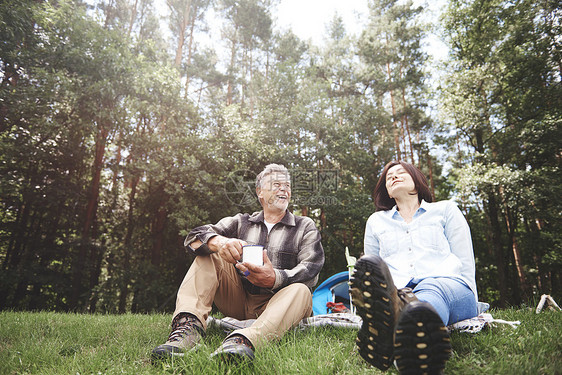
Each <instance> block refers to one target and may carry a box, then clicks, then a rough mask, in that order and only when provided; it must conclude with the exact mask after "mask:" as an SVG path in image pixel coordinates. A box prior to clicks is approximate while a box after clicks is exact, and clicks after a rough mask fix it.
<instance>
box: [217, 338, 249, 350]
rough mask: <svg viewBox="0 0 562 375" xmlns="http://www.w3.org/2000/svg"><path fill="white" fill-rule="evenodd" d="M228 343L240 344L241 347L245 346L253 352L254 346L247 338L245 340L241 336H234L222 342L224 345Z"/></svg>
mask: <svg viewBox="0 0 562 375" xmlns="http://www.w3.org/2000/svg"><path fill="white" fill-rule="evenodd" d="M228 343H235V344H242V345H245V346H247V347H248V348H250V349H252V350H254V346H253V345H252V343H251V342H250V340H248V339H247V338H245V337H244V336H241V335H235V336H232V337H229V338H228V339H226V340H225V341H224V344H228Z"/></svg>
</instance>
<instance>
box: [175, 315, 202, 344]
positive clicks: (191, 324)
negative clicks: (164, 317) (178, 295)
mask: <svg viewBox="0 0 562 375" xmlns="http://www.w3.org/2000/svg"><path fill="white" fill-rule="evenodd" d="M198 323H199V322H198V320H197V318H195V317H193V316H189V315H188V316H178V317H177V318H176V319H175V320H174V322H173V323H172V326H173V327H174V328H175V329H174V330H173V331H172V333H170V336H169V337H168V341H178V340H181V339H182V338H183V337H184V336H186V335H189V334H190V333H191V332H197V328H196V327H198V325H199V324H198Z"/></svg>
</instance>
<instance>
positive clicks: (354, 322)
mask: <svg viewBox="0 0 562 375" xmlns="http://www.w3.org/2000/svg"><path fill="white" fill-rule="evenodd" d="M489 307H490V305H488V304H487V303H482V302H480V303H479V315H478V316H476V317H474V318H470V319H466V320H463V321H460V322H457V323H454V324H451V325H450V326H448V327H447V328H448V329H449V330H450V331H454V330H458V331H460V332H469V333H477V332H480V331H481V330H482V329H484V328H487V327H492V326H494V325H496V324H507V325H509V326H511V327H513V328H517V327H518V326H519V324H521V322H520V321H513V322H510V321H507V320H502V319H494V318H493V317H492V314H488V313H485V312H484V311H487V310H488V308H489ZM255 321H256V320H255V319H247V320H237V319H234V318H229V317H226V318H222V319H217V318H214V317H212V316H210V317H209V318H208V319H207V325H216V326H218V327H220V328H221V329H223V330H224V331H225V332H227V333H230V332H232V331H234V330H236V329H242V328H246V327H249V326H251V325H252V323H254V322H255ZM362 322H363V321H362V319H361V317H360V316H358V315H354V314H351V313H347V312H344V313H332V314H323V315H314V316H311V317H309V318H305V319H303V320H302V321H301V322H300V323H299V325H298V326H297V328H298V329H301V330H305V329H308V328H312V327H327V326H329V327H342V328H351V329H359V328H361V324H362Z"/></svg>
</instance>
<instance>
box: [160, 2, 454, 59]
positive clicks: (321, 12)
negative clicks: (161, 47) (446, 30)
mask: <svg viewBox="0 0 562 375" xmlns="http://www.w3.org/2000/svg"><path fill="white" fill-rule="evenodd" d="M368 2H369V1H368V0H280V2H279V5H278V6H277V9H276V10H275V9H274V10H273V12H274V14H272V16H273V18H274V20H275V22H276V24H275V26H274V27H275V28H276V29H277V30H283V31H286V30H289V29H292V30H293V32H294V33H295V34H296V35H297V36H298V37H299V38H301V39H302V40H304V41H308V40H312V43H313V44H315V45H318V46H319V45H322V44H323V43H324V39H323V38H324V35H325V33H326V27H327V25H328V24H329V22H330V21H331V20H332V19H333V17H334V15H335V14H336V13H337V14H338V15H340V16H341V17H342V18H343V21H344V24H345V27H346V31H347V33H348V34H354V35H358V34H359V33H360V32H361V31H362V30H363V28H364V27H365V25H366V23H367V21H368V15H369V8H368V6H367V4H368ZM445 2H446V0H414V4H420V5H425V6H426V11H428V12H427V13H426V16H427V17H431V18H434V19H436V15H437V14H438V13H439V12H440V10H441V8H443V7H444V6H445ZM154 6H155V7H156V9H157V11H158V12H159V13H160V15H161V16H164V15H165V14H167V13H168V9H167V6H166V0H154ZM207 20H208V21H209V26H210V34H211V39H212V40H213V39H215V38H217V39H218V38H220V25H218V24H216V23H215V24H213V21H212V20H213V11H209V14H208V17H207ZM163 31H164V32H169V30H168V29H167V28H164V29H163ZM211 44H212V42H211ZM426 44H427V46H426V51H427V52H428V53H429V54H430V55H433V57H434V58H436V59H438V60H439V59H442V58H444V57H445V56H446V53H447V49H446V48H445V46H444V44H443V43H442V42H440V41H439V40H438V39H437V38H436V37H435V36H429V38H428V39H427V40H426Z"/></svg>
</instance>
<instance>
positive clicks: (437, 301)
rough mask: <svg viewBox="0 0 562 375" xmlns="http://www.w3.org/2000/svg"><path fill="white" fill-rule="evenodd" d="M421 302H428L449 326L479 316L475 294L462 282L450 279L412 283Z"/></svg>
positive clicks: (410, 285) (410, 284) (424, 280)
mask: <svg viewBox="0 0 562 375" xmlns="http://www.w3.org/2000/svg"><path fill="white" fill-rule="evenodd" d="M407 287H409V288H412V289H413V290H414V294H415V295H416V297H417V298H418V300H420V301H424V302H428V303H429V304H430V305H431V306H433V308H434V309H435V310H436V311H437V313H438V314H439V316H440V317H441V320H442V321H443V323H444V324H445V325H446V326H447V325H449V324H453V323H456V322H459V321H461V320H464V319H468V318H473V317H475V316H477V315H478V306H477V303H476V298H475V297H474V293H473V292H472V290H470V288H469V287H468V286H467V285H466V284H465V283H463V282H462V281H460V280H457V279H452V278H448V277H438V278H427V279H423V280H422V281H420V282H419V283H418V284H413V283H412V282H410V283H409V284H408V285H407Z"/></svg>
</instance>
